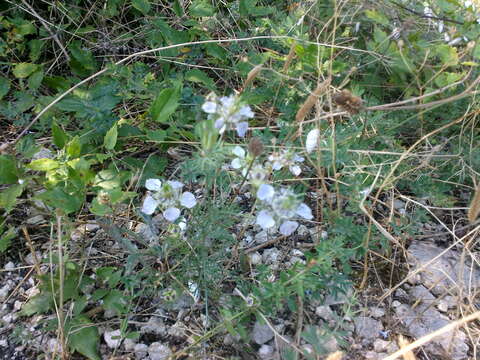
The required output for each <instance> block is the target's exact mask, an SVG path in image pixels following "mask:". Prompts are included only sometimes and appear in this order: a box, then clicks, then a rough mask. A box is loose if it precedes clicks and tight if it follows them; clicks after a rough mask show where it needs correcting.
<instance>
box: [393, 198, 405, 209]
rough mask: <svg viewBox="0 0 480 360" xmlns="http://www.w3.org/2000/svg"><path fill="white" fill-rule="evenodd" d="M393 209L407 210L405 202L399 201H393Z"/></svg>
mask: <svg viewBox="0 0 480 360" xmlns="http://www.w3.org/2000/svg"><path fill="white" fill-rule="evenodd" d="M393 207H394V208H395V210H400V209H405V202H404V201H402V200H399V199H395V200H394V201H393Z"/></svg>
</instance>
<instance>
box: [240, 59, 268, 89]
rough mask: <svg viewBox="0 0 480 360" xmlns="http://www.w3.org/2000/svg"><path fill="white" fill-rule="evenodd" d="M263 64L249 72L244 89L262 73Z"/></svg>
mask: <svg viewBox="0 0 480 360" xmlns="http://www.w3.org/2000/svg"><path fill="white" fill-rule="evenodd" d="M262 68H263V66H262V64H260V65H257V66H255V67H254V68H253V69H252V70H250V72H249V73H248V76H247V80H245V83H244V84H243V89H246V88H247V86H249V85H250V84H251V83H252V82H253V80H255V78H256V77H257V76H258V74H260V71H262Z"/></svg>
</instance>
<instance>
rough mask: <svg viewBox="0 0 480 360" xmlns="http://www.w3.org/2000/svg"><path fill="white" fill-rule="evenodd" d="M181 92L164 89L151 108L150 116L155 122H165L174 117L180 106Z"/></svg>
mask: <svg viewBox="0 0 480 360" xmlns="http://www.w3.org/2000/svg"><path fill="white" fill-rule="evenodd" d="M179 100H180V92H179V91H178V90H177V89H173V88H170V89H164V90H162V91H161V92H160V94H158V96H157V98H156V99H155V101H154V102H153V104H152V107H151V108H150V115H151V116H152V118H153V120H155V121H158V122H165V121H167V120H168V117H169V116H170V115H172V114H173V113H174V112H175V110H176V109H177V107H178V105H179V103H178V102H179Z"/></svg>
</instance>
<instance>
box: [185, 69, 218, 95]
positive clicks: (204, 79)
mask: <svg viewBox="0 0 480 360" xmlns="http://www.w3.org/2000/svg"><path fill="white" fill-rule="evenodd" d="M185 79H186V80H188V81H192V82H196V83H201V84H203V85H205V86H206V87H207V89H209V90H212V91H215V90H216V89H215V82H214V81H213V79H211V78H209V77H208V75H207V74H206V73H205V72H203V71H202V70H199V69H192V70H189V71H187V73H186V74H185Z"/></svg>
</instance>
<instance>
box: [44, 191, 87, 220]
mask: <svg viewBox="0 0 480 360" xmlns="http://www.w3.org/2000/svg"><path fill="white" fill-rule="evenodd" d="M84 197H85V196H84V194H83V193H80V192H75V193H67V192H65V191H64V190H63V189H62V188H60V187H55V188H53V189H52V190H47V191H44V192H43V193H41V194H39V195H37V198H38V199H40V200H43V201H45V202H47V204H49V205H51V206H53V207H55V208H57V209H61V210H63V211H64V212H65V213H66V214H70V213H72V212H75V211H77V210H79V209H80V207H81V206H82V204H83V201H84Z"/></svg>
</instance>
